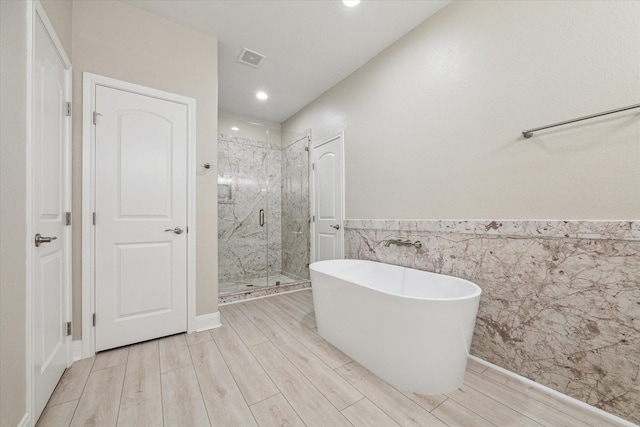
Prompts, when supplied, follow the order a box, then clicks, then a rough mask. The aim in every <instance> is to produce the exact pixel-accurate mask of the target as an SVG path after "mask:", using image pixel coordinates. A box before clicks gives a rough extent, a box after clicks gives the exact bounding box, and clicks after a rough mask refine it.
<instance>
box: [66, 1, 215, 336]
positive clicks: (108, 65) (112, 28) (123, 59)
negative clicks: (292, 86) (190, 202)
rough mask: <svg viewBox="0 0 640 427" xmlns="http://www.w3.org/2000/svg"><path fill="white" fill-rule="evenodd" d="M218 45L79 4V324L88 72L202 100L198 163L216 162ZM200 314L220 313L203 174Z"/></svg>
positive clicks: (209, 177)
mask: <svg viewBox="0 0 640 427" xmlns="http://www.w3.org/2000/svg"><path fill="white" fill-rule="evenodd" d="M217 46H218V44H217V40H216V39H215V38H213V37H211V36H208V35H205V34H203V33H199V32H196V31H193V30H190V29H188V28H186V27H184V26H181V25H178V24H174V23H171V22H169V21H167V20H165V19H163V18H159V17H157V16H154V15H151V14H149V13H147V12H143V11H141V10H140V9H136V8H134V7H131V6H129V5H126V4H124V3H121V2H119V1H107V0H99V1H77V2H74V3H73V98H74V109H73V111H74V113H73V121H74V125H73V176H74V179H73V224H74V225H73V233H74V236H73V300H74V310H73V318H74V319H76V323H75V326H74V339H78V338H79V333H78V330H79V323H80V322H79V319H81V260H82V258H81V256H82V254H81V217H80V214H81V196H82V194H81V193H82V183H81V180H80V177H81V175H82V149H81V147H82V72H84V71H88V72H91V73H95V74H100V75H103V76H107V77H112V78H115V79H120V80H125V81H128V82H131V83H136V84H140V85H144V86H149V87H152V88H156V89H160V90H164V91H167V92H173V93H177V94H180V95H184V96H189V97H192V98H195V99H196V102H197V107H196V108H197V132H196V134H197V154H196V157H197V163H198V164H199V165H200V164H202V163H205V162H209V163H212V164H216V163H217V158H216V156H217V154H216V146H217V140H216V135H217V119H218V65H217V55H218V50H217ZM196 185H197V210H196V215H197V223H196V226H197V236H196V241H197V257H196V262H197V274H196V275H197V291H196V294H197V308H196V311H197V314H198V315H201V314H206V313H211V312H215V311H217V300H218V287H217V286H218V285H217V277H218V272H217V265H218V262H217V260H218V255H217V252H218V248H217V240H216V238H215V237H216V236H217V213H216V203H217V194H216V191H217V187H216V176H215V173H211V172H209V173H205V169H204V168H198V172H197V179H196Z"/></svg>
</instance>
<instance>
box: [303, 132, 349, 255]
mask: <svg viewBox="0 0 640 427" xmlns="http://www.w3.org/2000/svg"><path fill="white" fill-rule="evenodd" d="M338 138H339V139H340V142H341V143H340V150H341V153H340V154H341V155H342V171H341V173H342V182H341V183H340V185H341V186H340V191H341V193H342V194H341V197H342V212H341V215H342V224H341V228H340V230H339V232H340V233H341V234H342V254H343V256H344V247H345V245H344V220H345V197H344V193H345V180H346V179H345V178H346V177H345V163H346V162H345V158H344V131H340V132H339V133H337V134H335V135H333V136H330V137H329V138H325V139H323V140H321V141H319V142H316V143H312V144H311V150H309V159H310V161H311V164H312V165H313V163H314V161H315V159H314V150H315V149H316V148H317V147H319V146H321V145H324V144H326V143H328V142H331V141H333V140H334V139H338ZM309 175H310V176H309V182H310V183H311V185H310V194H309V198H310V199H311V203H310V206H311V215H312V218H314V217H315V215H317V212H316V202H315V199H316V197H315V195H316V193H315V192H316V190H317V184H316V182H315V173H314V170H313V167H311V168H309ZM315 261H316V222H315V221H311V262H315Z"/></svg>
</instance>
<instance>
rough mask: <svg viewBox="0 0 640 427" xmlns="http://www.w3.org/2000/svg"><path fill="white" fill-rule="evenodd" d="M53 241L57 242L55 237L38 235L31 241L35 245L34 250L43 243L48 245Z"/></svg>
mask: <svg viewBox="0 0 640 427" xmlns="http://www.w3.org/2000/svg"><path fill="white" fill-rule="evenodd" d="M54 240H58V238H57V237H42V236H41V235H40V233H38V234H36V237H35V239H33V241H34V242H35V244H36V248H39V247H40V245H41V244H43V243H50V242H53V241H54Z"/></svg>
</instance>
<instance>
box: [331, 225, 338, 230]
mask: <svg viewBox="0 0 640 427" xmlns="http://www.w3.org/2000/svg"><path fill="white" fill-rule="evenodd" d="M329 227H331V228H335V229H336V230H340V224H336V225H330V226H329Z"/></svg>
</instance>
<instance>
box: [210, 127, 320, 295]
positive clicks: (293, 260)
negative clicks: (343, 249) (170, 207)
mask: <svg viewBox="0 0 640 427" xmlns="http://www.w3.org/2000/svg"><path fill="white" fill-rule="evenodd" d="M219 129H220V134H219V136H218V171H217V172H218V289H219V294H220V296H221V297H223V296H228V295H233V294H246V293H247V292H250V291H252V290H262V289H265V288H271V287H273V288H274V291H276V290H275V288H276V287H282V289H284V288H287V287H289V286H290V285H292V284H298V283H303V282H308V280H309V270H308V266H309V260H310V257H309V251H310V249H309V244H310V222H309V218H310V209H309V152H308V149H309V140H310V134H309V133H308V132H307V133H304V134H298V135H288V136H287V135H281V132H280V130H279V129H272V128H268V127H266V126H262V125H258V124H255V123H248V122H244V121H238V120H235V119H230V118H227V117H219Z"/></svg>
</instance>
